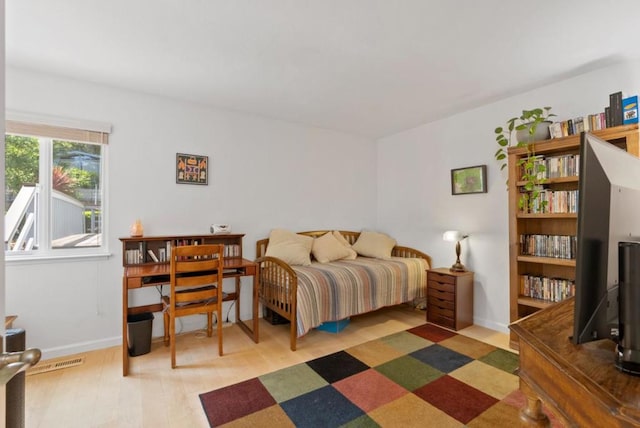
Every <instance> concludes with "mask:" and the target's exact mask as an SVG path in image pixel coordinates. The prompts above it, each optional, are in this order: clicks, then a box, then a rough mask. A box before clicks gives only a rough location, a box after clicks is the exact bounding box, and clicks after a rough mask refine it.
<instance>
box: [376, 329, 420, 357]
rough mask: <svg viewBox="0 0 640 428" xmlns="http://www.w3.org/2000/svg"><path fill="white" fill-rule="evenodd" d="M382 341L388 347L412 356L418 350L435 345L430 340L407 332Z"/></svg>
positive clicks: (387, 337)
mask: <svg viewBox="0 0 640 428" xmlns="http://www.w3.org/2000/svg"><path fill="white" fill-rule="evenodd" d="M380 341H381V342H383V343H385V344H386V345H387V346H390V347H392V348H394V349H397V350H398V351H400V352H402V353H403V354H410V353H412V352H414V351H417V350H418V349H422V348H426V347H427V346H431V345H433V342H431V341H430V340H427V339H424V338H422V337H420V336H416V335H415V334H412V333H409V332H406V331H401V332H400V333H396V334H392V335H390V336H386V337H383V338H381V339H380Z"/></svg>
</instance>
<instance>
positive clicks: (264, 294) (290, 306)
mask: <svg viewBox="0 0 640 428" xmlns="http://www.w3.org/2000/svg"><path fill="white" fill-rule="evenodd" d="M256 262H257V263H258V264H259V266H260V268H259V270H258V276H259V284H260V301H261V302H262V304H263V305H264V306H265V307H267V308H269V309H271V310H272V311H273V312H275V313H277V314H278V315H280V316H281V317H283V318H285V319H287V320H289V322H290V323H291V325H290V328H291V333H290V335H291V340H290V341H291V350H292V351H295V350H296V339H297V331H296V328H297V318H296V307H297V305H296V302H297V293H298V275H297V274H296V273H295V271H294V270H293V269H291V267H290V266H289V265H288V264H287V263H285V262H283V261H282V260H280V259H278V258H276V257H259V258H258V259H256Z"/></svg>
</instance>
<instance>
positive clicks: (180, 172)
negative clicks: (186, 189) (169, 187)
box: [176, 153, 209, 185]
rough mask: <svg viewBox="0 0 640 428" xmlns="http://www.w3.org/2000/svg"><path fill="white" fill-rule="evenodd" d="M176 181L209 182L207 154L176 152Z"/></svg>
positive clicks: (181, 182) (182, 182)
mask: <svg viewBox="0 0 640 428" xmlns="http://www.w3.org/2000/svg"><path fill="white" fill-rule="evenodd" d="M176 183H178V184H205V185H206V184H209V156H200V155H189V154H186V153H176Z"/></svg>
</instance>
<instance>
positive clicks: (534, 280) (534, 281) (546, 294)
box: [520, 274, 576, 302]
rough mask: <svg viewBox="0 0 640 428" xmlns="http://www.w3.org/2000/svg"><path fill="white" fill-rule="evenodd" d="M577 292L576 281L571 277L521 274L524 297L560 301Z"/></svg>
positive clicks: (521, 287) (521, 292)
mask: <svg viewBox="0 0 640 428" xmlns="http://www.w3.org/2000/svg"><path fill="white" fill-rule="evenodd" d="M575 293H576V284H575V281H573V280H570V279H564V278H549V277H546V276H536V275H527V274H525V275H521V276H520V295H521V296H524V297H531V298H533V299H540V300H547V301H551V302H560V301H562V300H564V299H566V298H569V297H572V296H574V295H575Z"/></svg>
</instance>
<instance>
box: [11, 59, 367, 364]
mask: <svg viewBox="0 0 640 428" xmlns="http://www.w3.org/2000/svg"><path fill="white" fill-rule="evenodd" d="M6 73H7V74H6V81H7V85H6V86H7V97H6V100H7V101H6V102H7V109H8V110H14V111H24V112H30V113H40V114H46V115H54V116H61V117H67V118H76V119H86V120H95V121H101V122H110V123H111V124H113V133H112V134H111V136H110V139H109V160H108V163H109V166H108V174H109V186H108V189H109V191H108V194H109V195H108V198H109V207H108V215H109V223H108V231H107V232H108V244H109V247H110V250H111V253H112V257H110V258H109V259H108V260H97V261H96V260H91V261H73V262H60V261H56V262H52V261H51V262H30V263H19V264H9V265H7V267H6V277H7V285H6V287H7V290H6V297H7V299H6V310H7V313H13V314H17V315H18V321H17V325H19V326H20V327H23V328H25V329H26V331H27V345H28V346H31V347H40V348H42V349H43V351H44V353H45V354H44V357H45V358H51V357H55V356H58V355H64V354H70V353H74V352H80V351H84V350H87V349H95V348H101V347H105V346H110V345H117V344H119V343H120V335H121V313H122V312H121V311H122V307H121V278H122V250H121V245H120V241H119V240H118V238H119V237H122V236H127V235H128V231H129V225H130V224H131V223H132V222H133V221H134V220H135V219H137V218H140V219H141V220H142V223H143V226H144V233H145V235H165V234H193V233H207V232H208V230H209V225H210V224H212V223H230V224H231V225H232V228H233V231H234V232H238V233H245V234H246V235H245V238H244V254H245V257H247V258H249V259H253V258H254V256H255V242H256V240H258V239H261V238H264V237H267V236H268V233H269V230H270V229H271V228H274V227H285V228H289V229H292V230H310V229H323V228H327V229H331V228H343V229H347V230H359V229H360V228H362V227H369V228H373V227H375V220H376V215H375V210H376V186H375V182H376V174H377V170H376V145H375V143H374V142H373V141H371V140H368V139H364V138H360V137H354V136H351V135H346V134H343V133H338V132H333V131H329V130H324V129H318V128H311V127H305V126H299V125H295V124H291V123H286V122H281V121H276V120H269V119H265V118H260V117H256V116H250V115H246V114H240V113H233V112H229V111H223V110H216V109H211V108H206V107H203V106H199V105H194V104H188V103H184V102H179V101H175V100H171V99H166V98H161V97H155V96H149V95H145V94H140V93H133V92H127V91H121V90H118V89H113V88H108V87H104V86H98V85H93V84H90V83H84V82H78V81H72V80H67V79H63V78H58V77H54V76H50V75H41V74H35V73H31V72H26V71H23V70H17V69H12V68H9V69H8V70H7V72H6ZM176 152H183V153H195V154H202V155H208V156H209V161H210V168H211V174H210V178H209V185H208V186H193V185H177V184H176V183H175V169H174V163H175V155H176ZM245 283H247V284H249V283H250V282H249V281H245V282H243V284H245ZM232 285H233V283H232V282H231V283H229V284H226V285H225V286H227V287H228V286H232ZM243 289H244V291H245V292H246V293H247V294H245V295H243V299H244V300H243V303H244V307H243V318H247V317H249V316H250V305H249V301H250V300H249V295H248V292H250V287H246V286H245V287H243ZM157 296H158V295H157V292H156V291H155V289H151V290H143V291H142V292H137V291H136V292H132V293H130V299H132V300H133V302H134V303H147V302H148V301H158V297H157ZM225 309H226V308H225ZM231 315H232V318H233V311H231ZM189 321H190V320H187V321H186V324H185V328H188V329H191V328H198V327H202V326H203V325H204V317H199V318H197V319H195V320H191V321H192V323H191V324H189ZM161 331H162V318H161V317H160V316H159V314H156V320H155V321H154V333H153V334H154V336H160V335H161ZM247 340H249V339H247Z"/></svg>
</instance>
